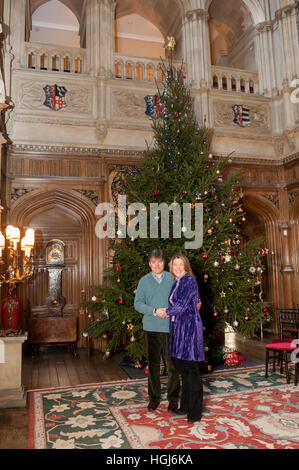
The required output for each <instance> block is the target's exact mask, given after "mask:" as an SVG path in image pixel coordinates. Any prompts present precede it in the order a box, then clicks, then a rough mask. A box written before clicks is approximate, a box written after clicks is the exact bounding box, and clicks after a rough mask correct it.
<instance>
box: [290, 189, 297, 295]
mask: <svg viewBox="0 0 299 470" xmlns="http://www.w3.org/2000/svg"><path fill="white" fill-rule="evenodd" d="M290 218H291V253H292V263H293V266H294V280H293V302H294V303H297V304H299V288H298V287H299V196H297V198H296V199H295V201H294V203H293V205H292V210H291V217H290Z"/></svg>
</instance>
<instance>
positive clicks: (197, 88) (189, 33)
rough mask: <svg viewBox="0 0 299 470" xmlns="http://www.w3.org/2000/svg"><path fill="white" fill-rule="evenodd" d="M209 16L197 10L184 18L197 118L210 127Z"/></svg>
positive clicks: (204, 11)
mask: <svg viewBox="0 0 299 470" xmlns="http://www.w3.org/2000/svg"><path fill="white" fill-rule="evenodd" d="M208 18H209V15H208V13H207V11H206V10H204V9H202V8H197V9H195V10H190V11H187V12H186V14H185V16H184V18H183V41H184V58H185V61H186V63H187V80H188V83H190V85H191V88H192V89H193V90H194V92H195V93H194V98H195V102H194V110H195V114H196V118H197V120H198V122H199V123H200V124H203V121H204V118H206V125H207V126H210V125H212V123H211V122H210V117H209V107H208V96H207V93H208V89H209V88H210V87H211V86H212V73H211V53H210V37H209V25H208Z"/></svg>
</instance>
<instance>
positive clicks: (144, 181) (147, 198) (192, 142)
mask: <svg viewBox="0 0 299 470" xmlns="http://www.w3.org/2000/svg"><path fill="white" fill-rule="evenodd" d="M185 82H186V76H184V74H183V71H182V69H180V70H178V71H177V70H175V69H174V67H173V66H172V62H171V61H170V63H169V64H168V66H165V67H164V81H163V84H162V89H161V90H160V89H158V94H157V96H156V98H155V100H154V101H155V102H156V103H157V102H158V113H156V115H155V116H154V117H153V118H152V129H153V134H154V144H153V146H152V147H151V148H150V147H149V146H148V148H147V150H146V151H145V152H144V155H143V158H142V160H141V162H140V167H139V168H138V169H137V170H136V171H135V172H131V173H129V174H126V175H124V179H123V184H122V194H123V195H126V203H127V205H128V204H132V203H136V202H138V203H142V205H143V206H142V209H141V210H140V214H139V216H140V218H142V217H143V220H144V218H145V220H146V221H147V222H148V227H149V226H150V222H151V223H153V222H154V221H155V222H156V228H158V233H157V231H156V232H155V233H154V234H153V233H152V234H151V235H152V236H149V234H148V236H147V237H143V238H142V237H140V236H139V237H138V236H134V235H132V231H131V234H129V233H126V229H125V224H124V222H126V223H127V224H128V223H129V221H130V222H132V221H133V223H135V229H136V227H137V226H138V222H136V220H132V215H131V216H130V215H129V216H128V215H126V217H125V221H123V222H122V225H121V226H120V225H118V226H117V227H116V229H117V232H116V233H117V237H116V239H111V249H112V250H113V260H111V262H112V265H111V266H110V267H109V268H108V269H107V272H106V279H107V286H94V287H93V294H94V296H93V300H91V301H89V302H87V303H86V307H87V308H88V310H89V311H90V312H96V315H97V319H96V320H95V321H93V322H92V323H90V324H89V325H88V327H87V328H86V333H85V334H88V335H89V336H90V337H92V338H96V337H103V336H104V337H105V338H107V349H106V357H108V356H109V355H110V354H111V353H112V352H113V351H117V350H119V349H123V348H126V349H127V351H128V353H129V355H130V356H131V357H132V359H133V360H134V361H135V362H138V361H140V360H141V359H143V358H144V357H145V346H144V339H143V330H142V315H141V314H139V313H138V312H136V311H135V309H134V296H135V291H136V288H137V284H138V282H139V280H140V278H141V277H142V276H144V275H145V274H147V273H148V272H149V266H148V256H149V253H150V252H151V251H152V250H153V249H155V248H161V249H162V250H163V251H164V253H165V255H166V258H167V259H168V260H169V259H170V257H171V256H172V255H173V254H175V253H177V252H182V253H184V254H186V256H187V257H188V258H189V260H190V262H191V266H192V269H193V272H194V274H195V276H196V279H197V282H198V285H199V291H200V294H201V299H202V309H201V317H202V320H203V324H204V328H205V331H204V336H205V343H206V350H208V349H209V350H210V351H213V350H215V341H216V338H217V334H218V332H219V331H224V328H225V326H226V325H227V324H228V325H230V326H231V327H232V328H233V329H234V330H235V331H238V332H239V333H241V334H244V335H246V336H252V335H254V334H255V332H256V331H257V329H258V328H259V327H260V325H261V322H263V320H264V319H265V315H266V314H267V313H266V312H267V307H266V305H265V304H264V302H263V300H262V298H261V282H262V273H263V271H264V266H263V257H264V256H265V254H266V253H267V251H268V250H267V249H265V248H264V249H261V248H260V246H259V243H260V242H258V243H257V242H254V243H253V242H252V243H243V241H242V237H241V231H240V230H241V224H242V222H243V221H244V220H245V214H244V212H243V209H242V204H241V198H240V186H239V183H238V180H239V178H240V175H236V174H231V175H229V173H231V172H230V171H227V170H228V169H229V168H230V165H231V159H230V157H229V156H228V157H227V158H221V159H220V158H215V157H214V156H213V155H212V154H211V153H210V131H209V130H208V129H207V128H206V127H205V125H203V126H202V127H199V126H198V124H197V122H196V119H195V115H194V111H193V102H192V97H191V94H190V90H189V89H188V87H187V86H186V84H185ZM225 173H228V174H227V175H226V176H225V177H224V174H225ZM154 203H156V204H161V203H166V204H167V205H168V206H170V205H171V204H176V205H177V206H179V207H183V204H189V206H188V207H190V218H189V227H186V226H184V221H183V223H182V225H180V226H179V227H180V231H181V236H180V237H179V236H178V232H177V230H178V224H177V220H176V219H175V217H176V215H175V211H174V212H170V213H169V233H166V234H165V231H164V234H163V236H161V233H162V232H161V228H162V220H161V217H160V216H159V212H156V213H154V215H153V213H152V212H151V210H150V208H152V206H151V205H152V204H154ZM198 206H200V207H201V208H202V219H203V241H202V246H200V247H196V248H186V241H187V239H186V237H185V235H187V233H188V231H189V232H190V227H195V222H196V210H198ZM142 212H143V213H142ZM140 218H139V219H140ZM139 223H140V220H139ZM190 224H191V225H190ZM164 228H165V227H164ZM102 230H103V231H106V232H107V225H106V226H103V228H102ZM136 232H137V229H136ZM195 232H196V231H195ZM195 235H196V233H195ZM165 269H167V265H166V266H165ZM267 315H268V314H267Z"/></svg>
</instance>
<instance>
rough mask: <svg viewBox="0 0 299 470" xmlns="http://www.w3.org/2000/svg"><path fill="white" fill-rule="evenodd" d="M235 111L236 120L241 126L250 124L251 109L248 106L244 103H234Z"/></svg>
mask: <svg viewBox="0 0 299 470" xmlns="http://www.w3.org/2000/svg"><path fill="white" fill-rule="evenodd" d="M232 109H233V111H234V115H235V117H234V122H235V123H236V124H238V125H239V126H241V127H245V126H247V125H248V124H250V122H251V121H250V117H249V113H250V109H249V108H248V107H247V106H244V105H242V104H234V106H233V107H232Z"/></svg>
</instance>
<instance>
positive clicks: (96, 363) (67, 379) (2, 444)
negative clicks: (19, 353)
mask: <svg viewBox="0 0 299 470" xmlns="http://www.w3.org/2000/svg"><path fill="white" fill-rule="evenodd" d="M78 353H79V354H78V357H73V356H72V354H70V353H67V352H63V351H62V352H60V351H56V350H53V351H50V350H48V351H46V352H41V353H40V354H39V355H38V356H35V357H31V356H24V357H23V371H22V373H23V378H22V382H23V385H24V387H25V389H26V390H32V389H40V388H48V387H65V386H72V385H80V384H87V383H98V382H106V381H111V380H128V379H129V377H128V375H127V374H126V373H125V372H124V371H123V370H122V369H121V368H120V367H119V366H118V364H117V363H116V361H115V360H114V358H113V357H112V358H109V359H107V360H103V353H100V352H97V351H93V352H92V355H91V357H90V358H88V356H87V352H86V350H84V349H82V350H79V351H78ZM28 423H29V416H28V405H27V407H26V408H10V409H0V449H28Z"/></svg>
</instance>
